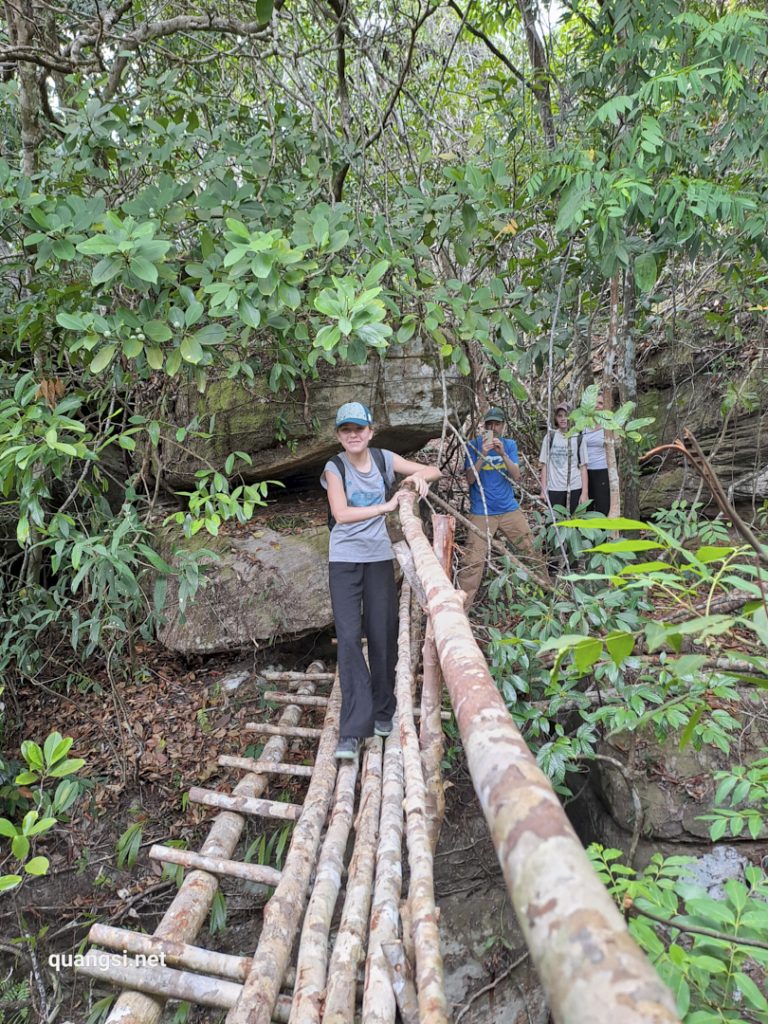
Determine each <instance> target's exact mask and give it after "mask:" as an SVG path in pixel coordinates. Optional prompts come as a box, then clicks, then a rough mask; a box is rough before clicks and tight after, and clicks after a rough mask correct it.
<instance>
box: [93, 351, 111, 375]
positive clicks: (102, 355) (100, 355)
mask: <svg viewBox="0 0 768 1024" xmlns="http://www.w3.org/2000/svg"><path fill="white" fill-rule="evenodd" d="M116 350H117V345H105V346H104V348H101V349H99V351H98V352H97V353H96V355H95V356H94V358H93V359H92V360H91V366H90V370H91V373H101V371H102V370H105V369H106V368H107V367H108V366H109V364H110V363H111V362H112V358H113V356H114V354H115V352H116Z"/></svg>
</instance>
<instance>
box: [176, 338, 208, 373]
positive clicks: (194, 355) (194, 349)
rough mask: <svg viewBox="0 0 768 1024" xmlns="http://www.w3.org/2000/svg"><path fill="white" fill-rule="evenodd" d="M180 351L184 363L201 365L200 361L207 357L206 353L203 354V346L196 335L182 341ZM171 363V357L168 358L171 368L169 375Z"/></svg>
mask: <svg viewBox="0 0 768 1024" xmlns="http://www.w3.org/2000/svg"><path fill="white" fill-rule="evenodd" d="M179 351H180V352H181V356H182V359H184V361H185V362H187V363H199V362H200V360H201V359H202V358H203V356H204V355H205V353H204V352H203V347H202V345H201V344H200V342H199V341H198V340H197V338H196V337H195V336H194V335H192V336H189V337H186V338H182V339H181V345H180V346H179ZM170 362H171V357H170V356H169V357H168V366H169V370H168V372H169V373H170Z"/></svg>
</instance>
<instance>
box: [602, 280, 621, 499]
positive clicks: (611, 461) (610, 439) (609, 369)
mask: <svg viewBox="0 0 768 1024" xmlns="http://www.w3.org/2000/svg"><path fill="white" fill-rule="evenodd" d="M610 304H611V308H610V317H609V322H608V340H607V342H606V346H605V358H604V360H603V382H602V386H603V398H604V401H605V408H606V409H612V408H613V390H614V385H615V383H616V359H617V354H618V346H619V275H618V274H614V275H613V277H612V278H611V297H610ZM605 457H606V459H607V461H608V482H609V484H610V487H611V507H610V510H609V512H608V517H609V518H610V519H616V518H617V517H618V516H620V515H621V488H620V484H619V469H618V465H617V462H616V438H615V437H614V434H613V431H612V430H606V432H605Z"/></svg>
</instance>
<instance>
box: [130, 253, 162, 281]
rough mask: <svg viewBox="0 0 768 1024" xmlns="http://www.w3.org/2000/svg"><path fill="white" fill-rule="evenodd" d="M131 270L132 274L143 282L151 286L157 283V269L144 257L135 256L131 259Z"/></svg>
mask: <svg viewBox="0 0 768 1024" xmlns="http://www.w3.org/2000/svg"><path fill="white" fill-rule="evenodd" d="M130 268H131V273H132V274H135V275H136V277H138V278H139V279H140V280H141V281H147V282H148V283H149V284H155V282H156V281H157V267H156V266H155V264H154V263H150V262H149V260H148V259H146V258H145V257H144V256H134V257H133V258H132V259H131V262H130Z"/></svg>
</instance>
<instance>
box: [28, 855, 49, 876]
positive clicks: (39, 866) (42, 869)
mask: <svg viewBox="0 0 768 1024" xmlns="http://www.w3.org/2000/svg"><path fill="white" fill-rule="evenodd" d="M24 870H25V871H26V872H27V874H28V875H45V874H47V873H48V858H47V857H33V858H32V860H30V861H28V862H27V863H26V864H25V865H24Z"/></svg>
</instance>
